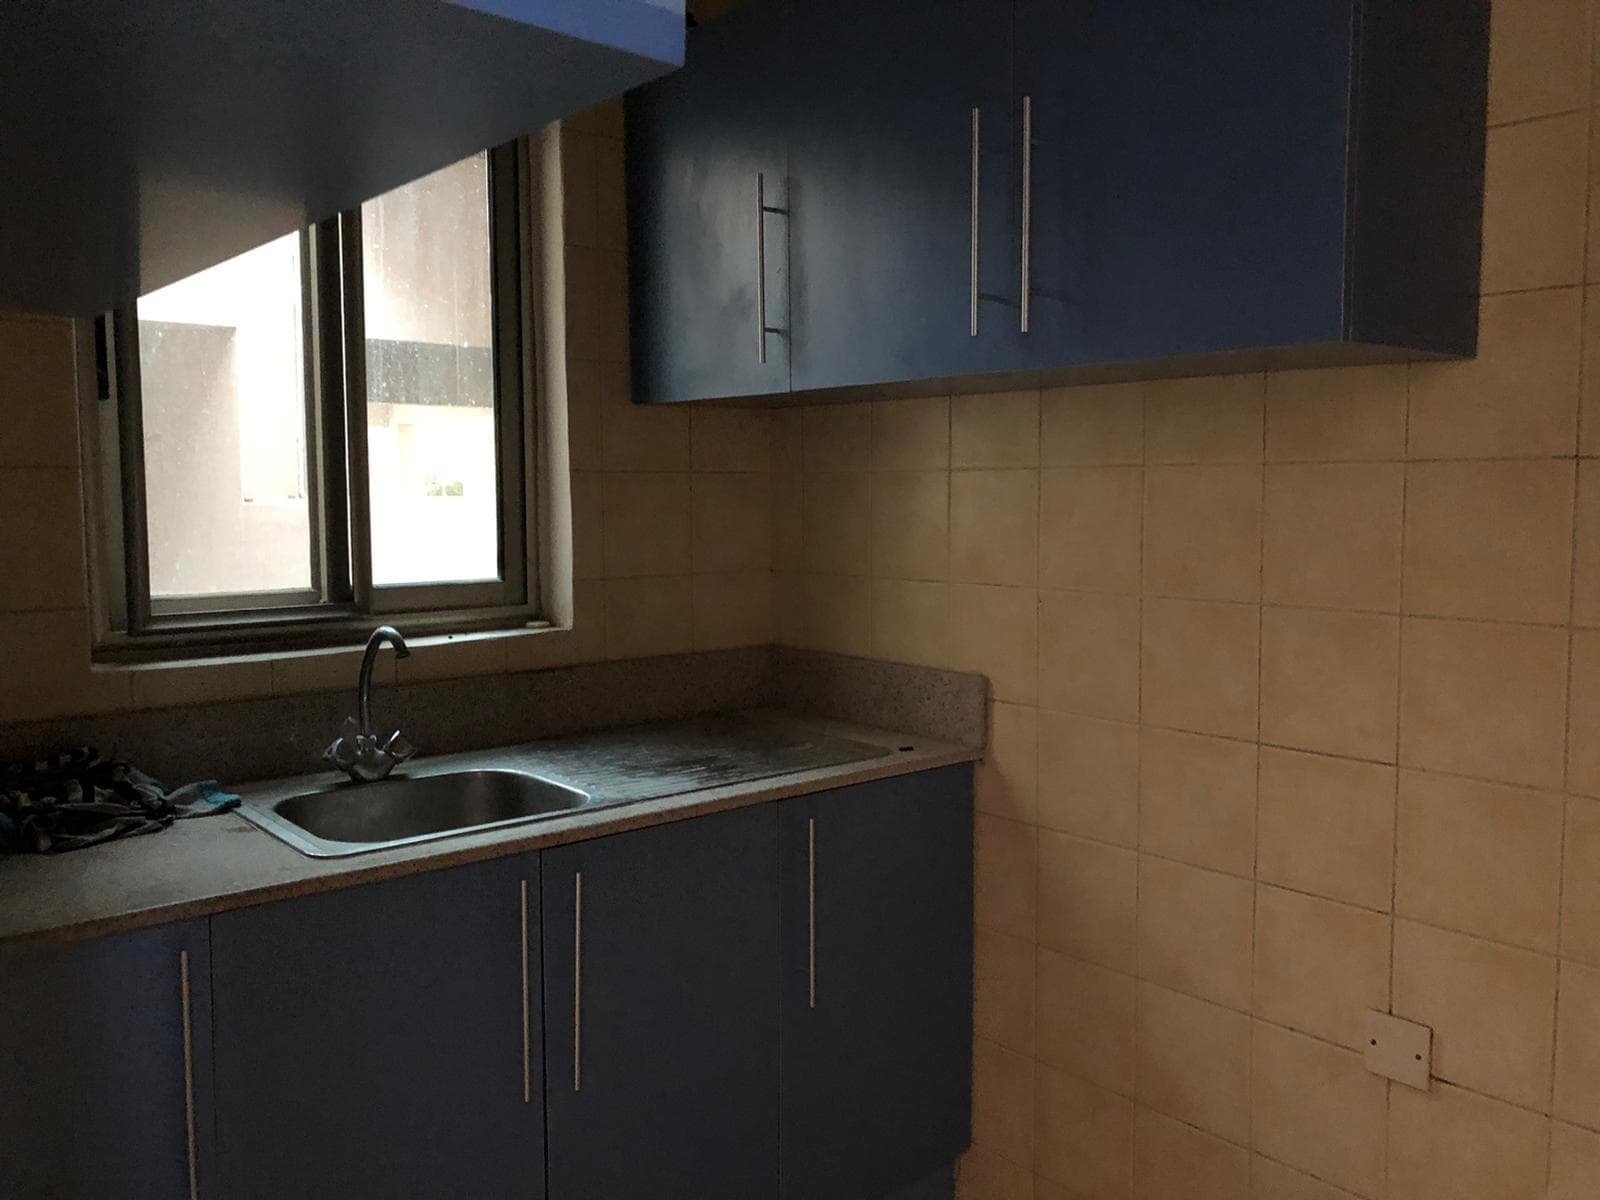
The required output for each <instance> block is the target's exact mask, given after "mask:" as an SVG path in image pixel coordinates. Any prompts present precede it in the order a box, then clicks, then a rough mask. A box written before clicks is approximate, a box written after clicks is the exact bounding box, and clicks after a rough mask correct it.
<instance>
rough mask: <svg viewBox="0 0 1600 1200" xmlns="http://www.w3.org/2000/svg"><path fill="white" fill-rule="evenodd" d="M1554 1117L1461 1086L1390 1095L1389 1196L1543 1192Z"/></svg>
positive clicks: (1518, 1197) (1491, 1196)
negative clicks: (1550, 1120)
mask: <svg viewBox="0 0 1600 1200" xmlns="http://www.w3.org/2000/svg"><path fill="white" fill-rule="evenodd" d="M1549 1124H1550V1123H1549V1122H1548V1121H1547V1120H1545V1118H1543V1117H1540V1116H1535V1115H1534V1114H1533V1113H1530V1112H1524V1111H1522V1110H1521V1109H1517V1108H1512V1107H1511V1106H1510V1105H1507V1104H1501V1103H1499V1102H1498V1101H1496V1100H1491V1099H1488V1098H1487V1097H1484V1096H1474V1095H1472V1094H1471V1093H1470V1092H1464V1091H1462V1090H1461V1089H1460V1088H1453V1087H1439V1088H1436V1089H1435V1090H1433V1091H1431V1092H1419V1091H1415V1090H1413V1089H1411V1088H1406V1087H1397V1088H1395V1089H1393V1091H1392V1093H1391V1095H1390V1109H1389V1146H1390V1151H1389V1197H1390V1200H1436V1198H1437V1197H1443V1196H1449V1197H1450V1200H1540V1198H1541V1197H1543V1196H1544V1181H1545V1163H1546V1161H1547V1158H1546V1156H1547V1143H1548V1139H1549V1132H1548V1129H1549Z"/></svg>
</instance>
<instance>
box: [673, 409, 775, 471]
mask: <svg viewBox="0 0 1600 1200" xmlns="http://www.w3.org/2000/svg"><path fill="white" fill-rule="evenodd" d="M773 448H774V439H773V416H772V412H771V411H770V410H768V409H761V408H716V407H712V406H707V405H697V406H695V407H693V408H691V409H690V411H689V461H690V465H691V466H692V467H693V468H694V469H695V470H696V471H771V470H772V468H773V465H774V461H773Z"/></svg>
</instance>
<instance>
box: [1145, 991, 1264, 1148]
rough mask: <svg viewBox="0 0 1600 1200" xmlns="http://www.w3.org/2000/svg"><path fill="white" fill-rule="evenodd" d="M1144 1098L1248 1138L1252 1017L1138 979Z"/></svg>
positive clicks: (1224, 1133)
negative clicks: (1139, 982) (1140, 981)
mask: <svg viewBox="0 0 1600 1200" xmlns="http://www.w3.org/2000/svg"><path fill="white" fill-rule="evenodd" d="M1138 1004H1139V1013H1138V1028H1137V1034H1136V1036H1135V1039H1134V1045H1135V1047H1136V1051H1135V1052H1136V1056H1137V1065H1136V1067H1135V1068H1134V1085H1135V1088H1136V1090H1137V1092H1138V1097H1139V1102H1140V1103H1141V1104H1148V1105H1149V1106H1150V1107H1151V1108H1153V1109H1155V1110H1156V1111H1157V1112H1160V1113H1165V1114H1166V1115H1167V1116H1169V1117H1176V1118H1177V1119H1178V1120H1180V1121H1187V1122H1188V1123H1189V1124H1191V1125H1198V1126H1199V1127H1200V1128H1201V1129H1204V1130H1207V1131H1208V1132H1210V1133H1214V1134H1216V1135H1217V1136H1219V1137H1225V1138H1227V1139H1228V1140H1229V1141H1233V1142H1239V1143H1243V1142H1245V1141H1246V1140H1248V1138H1249V1135H1250V1018H1248V1017H1246V1016H1245V1015H1244V1014H1242V1013H1236V1012H1234V1011H1232V1010H1231V1009H1226V1008H1219V1007H1218V1006H1217V1005H1215V1004H1209V1003H1207V1002H1206V1001H1204V1000H1196V999H1194V998H1193V997H1191V996H1185V995H1183V994H1181V993H1179V992H1174V991H1169V990H1168V989H1167V988H1163V987H1157V986H1156V985H1155V984H1152V983H1141V984H1140V985H1139V996H1138Z"/></svg>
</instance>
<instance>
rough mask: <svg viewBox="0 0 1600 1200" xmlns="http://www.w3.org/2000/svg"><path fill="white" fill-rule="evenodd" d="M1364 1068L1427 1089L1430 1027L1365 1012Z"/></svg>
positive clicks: (1431, 1049)
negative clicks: (1365, 1061) (1365, 1065)
mask: <svg viewBox="0 0 1600 1200" xmlns="http://www.w3.org/2000/svg"><path fill="white" fill-rule="evenodd" d="M1366 1051H1367V1053H1366V1059H1367V1070H1369V1071H1371V1072H1372V1073H1373V1074H1375V1075H1382V1076H1384V1077H1385V1078H1387V1079H1392V1080H1394V1081H1395V1082H1396V1083H1403V1084H1405V1085H1406V1086H1407V1087H1414V1088H1417V1089H1419V1090H1421V1091H1424V1092H1425V1091H1427V1090H1428V1077H1429V1075H1430V1073H1431V1070H1432V1066H1433V1030H1431V1029H1429V1028H1428V1027H1427V1026H1426V1025H1419V1024H1417V1023H1416V1022H1415V1021H1407V1020H1404V1019H1402V1018H1400V1017H1395V1016H1391V1015H1390V1014H1388V1013H1381V1012H1369V1013H1367V1046H1366Z"/></svg>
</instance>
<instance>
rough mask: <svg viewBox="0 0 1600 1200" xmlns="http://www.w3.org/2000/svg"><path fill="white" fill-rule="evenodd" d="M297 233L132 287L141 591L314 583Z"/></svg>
mask: <svg viewBox="0 0 1600 1200" xmlns="http://www.w3.org/2000/svg"><path fill="white" fill-rule="evenodd" d="M300 292H301V277H300V235H299V234H289V235H287V236H285V237H282V238H279V239H278V240H277V241H275V242H271V243H268V244H267V245H265V246H261V247H258V248H257V249H255V250H251V251H249V252H248V253H245V254H241V255H239V257H237V258H233V259H230V260H228V261H227V262H224V263H219V264H217V265H216V266H214V267H210V268H208V269H206V270H204V271H202V272H200V273H199V274H198V275H191V276H190V277H189V278H187V279H182V280H179V281H178V282H177V283H174V284H171V285H169V286H167V287H164V288H162V289H160V290H159V291H155V292H151V293H150V294H149V295H148V296H144V297H142V298H141V299H140V300H139V306H138V315H139V378H140V398H141V400H142V404H143V410H144V472H145V506H146V526H147V532H148V537H149V542H150V594H151V596H152V597H161V596H195V595H213V594H217V593H227V592H264V591H275V590H280V589H289V588H309V587H310V586H311V525H310V518H309V512H308V505H307V500H306V444H305V442H306V394H305V365H304V355H305V345H304V338H305V329H304V325H303V323H302V321H301V296H300Z"/></svg>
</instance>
